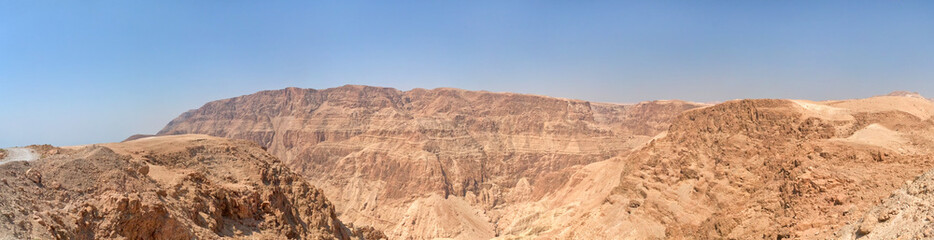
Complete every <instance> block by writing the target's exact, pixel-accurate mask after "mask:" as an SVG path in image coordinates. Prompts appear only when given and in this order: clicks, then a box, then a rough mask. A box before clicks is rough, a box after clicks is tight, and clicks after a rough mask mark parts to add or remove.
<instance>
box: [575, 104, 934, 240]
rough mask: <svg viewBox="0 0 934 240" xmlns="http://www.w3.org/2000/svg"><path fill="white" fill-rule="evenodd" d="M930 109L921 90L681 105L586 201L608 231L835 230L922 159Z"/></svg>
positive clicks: (917, 169)
mask: <svg viewBox="0 0 934 240" xmlns="http://www.w3.org/2000/svg"><path fill="white" fill-rule="evenodd" d="M932 113H934V104H932V103H931V102H929V101H927V100H925V99H922V98H911V97H889V96H887V97H874V98H869V99H859V100H848V101H827V102H810V101H800V100H796V101H792V100H740V101H731V102H726V103H723V104H719V105H716V106H713V107H709V108H704V109H698V110H692V111H688V112H686V113H684V114H682V115H681V116H679V117H678V118H677V119H676V120H674V121H673V122H672V125H671V128H670V129H669V131H668V133H667V135H666V136H664V137H662V138H659V139H658V140H656V141H653V142H651V143H649V144H648V145H647V146H646V147H645V148H642V149H640V150H638V151H636V152H635V153H633V154H631V155H630V156H629V157H628V158H626V159H625V160H623V164H624V165H625V166H624V167H623V170H622V174H621V179H620V181H619V185H618V186H617V187H616V188H615V189H614V190H613V191H612V192H611V193H610V194H609V195H608V198H607V203H606V204H603V205H601V206H600V207H599V208H597V209H600V211H599V212H601V213H607V214H606V215H608V216H612V218H616V219H625V220H626V222H628V223H630V224H629V225H628V226H627V225H626V224H623V225H616V226H615V227H609V229H608V230H606V231H607V232H609V233H611V234H612V233H618V234H621V235H617V236H631V237H636V238H663V237H664V238H688V237H708V238H768V239H781V238H804V239H825V238H840V237H841V236H840V235H839V234H840V233H838V231H839V230H840V229H841V228H842V227H844V226H845V225H846V224H847V223H850V222H853V221H857V220H858V219H860V218H862V217H863V216H864V215H865V214H866V211H867V210H868V209H869V208H870V207H871V206H872V205H874V204H875V203H878V202H879V201H880V200H881V199H882V198H884V197H886V196H888V195H889V194H890V193H891V192H892V191H894V190H895V189H896V188H898V187H899V186H901V185H902V184H903V183H905V181H907V180H910V179H912V178H914V176H917V175H919V174H921V173H923V172H925V171H927V170H928V169H931V167H932V166H934V165H932V164H934V155H932V154H934V151H932V150H934V120H932V119H931V116H932ZM609 213H615V214H609ZM610 218H611V217H603V216H600V217H593V215H591V216H588V217H585V218H583V219H582V220H580V221H582V222H583V223H585V224H584V225H589V224H593V225H596V224H597V223H608V220H609V219H610ZM631 226H632V227H634V228H630V227H631ZM633 229H635V230H633Z"/></svg>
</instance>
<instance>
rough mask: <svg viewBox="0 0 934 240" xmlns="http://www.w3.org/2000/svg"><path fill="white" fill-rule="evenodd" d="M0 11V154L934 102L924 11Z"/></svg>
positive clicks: (152, 7)
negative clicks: (302, 100) (255, 132)
mask: <svg viewBox="0 0 934 240" xmlns="http://www.w3.org/2000/svg"><path fill="white" fill-rule="evenodd" d="M646 2H649V3H632V2H623V1H612V2H603V1H555V2H549V1H425V2H419V1H405V3H401V2H391V3H390V2H389V1H372V2H356V1H295V2H292V1H177V2H169V1H148V2H144V1H73V2H64V1H3V2H2V3H0V146H13V145H26V144H34V143H50V144H55V145H74V144H88V143H96V142H113V141H120V140H122V139H123V138H125V137H127V136H129V135H131V134H134V133H155V132H156V131H158V130H159V129H161V128H162V127H163V126H164V125H165V124H166V123H168V121H170V120H171V119H173V118H175V117H176V116H178V115H179V114H181V113H182V112H184V111H186V110H188V109H192V108H197V107H199V106H201V105H202V104H204V103H205V102H208V101H211V100H216V99H221V98H229V97H234V96H238V95H243V94H249V93H253V92H256V91H259V90H265V89H278V88H284V87H289V86H294V87H303V88H329V87H336V86H341V85H344V84H365V85H376V86H386V87H394V88H398V89H403V90H408V89H411V88H417V87H421V88H436V87H456V88H464V89H470V90H489V91H508V92H519V93H532V94H543V95H550V96H557V97H568V98H577V99H584V100H593V101H604V102H638V101H643V100H652V99H685V100H692V101H720V100H728V99H736V98H803V99H814V100H822V99H842V98H859V97H868V96H872V95H878V94H884V93H887V92H889V91H893V90H910V91H918V92H921V93H922V94H926V95H934V4H932V2H931V1H926V2H923V1H918V2H913V1H897V2H896V1H878V2H868V1H841V2H834V1H770V2H765V1H718V2H713V1H677V2H676V1H671V2H663V1H646Z"/></svg>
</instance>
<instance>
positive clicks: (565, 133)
mask: <svg viewBox="0 0 934 240" xmlns="http://www.w3.org/2000/svg"><path fill="white" fill-rule="evenodd" d="M932 116H934V102H932V101H930V100H929V99H925V98H924V97H922V96H921V95H920V94H917V93H911V92H893V93H891V94H888V95H881V96H875V97H870V98H864V99H850V100H830V101H809V100H790V99H740V100H731V101H726V102H721V103H715V104H709V103H695V102H687V101H679V100H661V101H649V102H641V103H635V104H615V103H598V102H589V101H583V100H574V99H564V98H555V97H547V96H538V95H528V94H516V93H496V92H486V91H468V90H461V89H452V88H438V89H412V90H408V91H401V90H397V89H392V88H384V87H371V86H358V85H346V86H342V87H337V88H331V89H321V90H317V89H300V88H286V89H281V90H270V91H261V92H257V93H255V94H250V95H244V96H240V97H235V98H230V99H222V100H217V101H213V102H209V103H206V104H205V105H204V106H202V107H200V108H198V109H194V110H191V111H188V112H185V113H183V114H181V115H180V116H178V117H177V118H176V119H174V120H172V121H171V122H169V123H168V124H167V125H166V126H165V127H164V128H163V129H162V130H161V131H159V132H158V133H157V134H155V135H143V134H140V135H134V136H131V137H129V138H127V139H126V140H125V141H123V142H120V143H102V144H91V145H83V146H66V147H55V146H50V145H33V146H28V147H26V148H25V149H28V150H29V151H31V152H34V153H36V154H38V155H39V158H38V159H35V160H31V161H10V162H9V163H6V164H3V165H0V172H3V174H0V194H3V196H7V197H5V198H3V199H0V215H2V217H0V238H3V237H6V238H41V239H180V238H185V239H190V238H198V239H228V238H233V239H242V238H250V239H256V238H261V239H280V238H282V239H296V238H298V239H891V238H906V239H926V238H931V237H932V236H934V224H932V221H931V219H930V217H929V215H930V213H931V211H932V210H931V209H932V208H931V206H932V205H934V194H931V191H930V190H929V188H930V187H929V186H932V182H934V180H932V179H934V177H932V176H934V174H932V172H934V118H932Z"/></svg>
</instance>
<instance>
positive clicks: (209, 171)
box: [0, 135, 381, 239]
mask: <svg viewBox="0 0 934 240" xmlns="http://www.w3.org/2000/svg"><path fill="white" fill-rule="evenodd" d="M34 148H35V149H37V150H43V151H45V152H50V150H55V151H51V152H54V154H49V155H47V156H44V157H43V158H42V159H40V160H36V161H33V162H13V163H8V164H5V165H2V166H0V173H2V174H0V195H2V196H4V197H3V198H0V238H4V239H5V238H18V239H193V238H197V239H220V238H251V239H254V238H261V239H280V238H302V239H359V238H360V237H361V236H363V235H364V234H365V235H366V236H379V235H380V234H381V233H379V232H375V231H372V229H367V228H363V229H362V230H355V229H351V228H348V227H346V226H344V225H343V224H342V223H341V221H340V220H338V219H337V215H336V213H335V212H334V207H333V205H332V204H331V203H330V202H329V201H328V200H327V199H326V198H325V197H324V195H323V194H322V193H321V192H320V191H319V190H318V189H316V188H315V187H313V186H311V185H310V184H308V183H307V182H306V181H304V180H303V179H302V178H300V177H299V176H298V175H296V174H293V173H291V172H290V171H289V170H288V168H286V167H285V166H284V165H283V164H281V163H280V162H279V161H278V160H277V159H276V158H275V157H273V156H272V155H270V154H268V153H266V152H265V151H263V150H262V149H261V148H260V147H259V146H258V145H256V144H255V143H251V142H247V141H241V140H236V141H234V140H227V139H221V138H215V137H209V136H204V135H180V136H168V137H152V138H146V139H140V140H136V141H129V142H124V143H116V144H103V145H92V146H84V147H71V148H68V149H60V148H54V147H51V146H36V147H34ZM37 179H41V180H37Z"/></svg>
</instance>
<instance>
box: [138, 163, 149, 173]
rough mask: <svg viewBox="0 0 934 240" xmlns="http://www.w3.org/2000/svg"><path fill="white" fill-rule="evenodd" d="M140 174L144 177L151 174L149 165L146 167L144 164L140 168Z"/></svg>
mask: <svg viewBox="0 0 934 240" xmlns="http://www.w3.org/2000/svg"><path fill="white" fill-rule="evenodd" d="M139 174H141V175H143V176H146V174H149V165H145V164H144V165H143V166H142V167H140V168H139Z"/></svg>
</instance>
